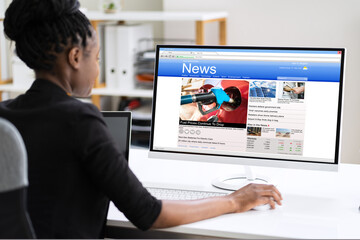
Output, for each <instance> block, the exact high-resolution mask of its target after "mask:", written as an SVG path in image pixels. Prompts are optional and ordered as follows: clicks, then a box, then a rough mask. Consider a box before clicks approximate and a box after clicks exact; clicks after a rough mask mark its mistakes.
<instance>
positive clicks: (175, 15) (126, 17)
mask: <svg viewBox="0 0 360 240" xmlns="http://www.w3.org/2000/svg"><path fill="white" fill-rule="evenodd" d="M84 14H85V15H86V16H87V17H88V18H89V19H90V20H91V21H211V20H215V19H220V18H227V17H228V13H227V12H164V11H120V12H118V13H103V12H100V11H85V12H84Z"/></svg>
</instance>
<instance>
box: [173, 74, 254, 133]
mask: <svg viewBox="0 0 360 240" xmlns="http://www.w3.org/2000/svg"><path fill="white" fill-rule="evenodd" d="M248 95H249V82H248V81H245V80H222V79H206V78H205V79H203V78H201V79H195V78H183V79H182V86H181V99H180V105H181V106H180V113H179V118H180V122H179V123H180V124H181V125H199V126H215V127H235V128H246V123H247V110H248Z"/></svg>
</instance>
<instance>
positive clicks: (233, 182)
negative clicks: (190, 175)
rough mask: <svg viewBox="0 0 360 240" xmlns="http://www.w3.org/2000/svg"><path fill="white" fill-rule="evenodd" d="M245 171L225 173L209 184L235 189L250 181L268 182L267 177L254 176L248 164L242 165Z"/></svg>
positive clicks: (225, 188)
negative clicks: (241, 172)
mask: <svg viewBox="0 0 360 240" xmlns="http://www.w3.org/2000/svg"><path fill="white" fill-rule="evenodd" d="M244 170H245V173H243V174H232V175H225V176H222V177H218V178H215V179H213V181H212V182H211V184H212V185H213V186H214V187H217V188H220V189H224V190H232V191H236V190H238V189H240V188H242V187H244V186H246V185H248V184H250V183H259V184H269V181H268V178H266V177H261V176H254V174H253V173H252V171H251V168H250V167H249V166H244Z"/></svg>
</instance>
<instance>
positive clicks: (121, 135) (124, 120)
mask: <svg viewBox="0 0 360 240" xmlns="http://www.w3.org/2000/svg"><path fill="white" fill-rule="evenodd" d="M102 114H103V116H104V120H105V123H106V125H107V126H108V128H109V131H110V133H111V134H112V137H113V139H114V140H115V142H116V146H117V148H118V150H119V151H120V152H121V153H122V154H123V155H124V156H125V158H126V160H127V161H129V146H130V128H131V112H102Z"/></svg>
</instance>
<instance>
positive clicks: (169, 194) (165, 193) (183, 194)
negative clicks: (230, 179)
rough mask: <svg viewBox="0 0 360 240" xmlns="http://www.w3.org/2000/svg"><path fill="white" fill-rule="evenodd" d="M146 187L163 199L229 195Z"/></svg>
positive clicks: (192, 198) (189, 198) (191, 198)
mask: <svg viewBox="0 0 360 240" xmlns="http://www.w3.org/2000/svg"><path fill="white" fill-rule="evenodd" d="M146 189H147V190H148V191H149V192H150V193H151V195H153V196H154V197H156V198H157V199H161V200H194V199H202V198H208V197H217V196H225V195H227V193H221V192H204V191H193V190H180V189H168V188H154V187H147V188H146Z"/></svg>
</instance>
